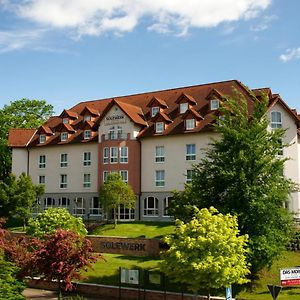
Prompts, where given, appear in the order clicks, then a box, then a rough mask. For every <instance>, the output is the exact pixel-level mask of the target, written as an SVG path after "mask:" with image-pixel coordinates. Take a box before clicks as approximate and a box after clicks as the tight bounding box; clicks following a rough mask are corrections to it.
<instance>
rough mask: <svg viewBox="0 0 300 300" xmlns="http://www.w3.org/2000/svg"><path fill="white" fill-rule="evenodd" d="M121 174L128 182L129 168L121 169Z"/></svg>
mask: <svg viewBox="0 0 300 300" xmlns="http://www.w3.org/2000/svg"><path fill="white" fill-rule="evenodd" d="M120 176H121V178H122V180H123V181H124V182H126V183H128V171H127V170H121V171H120Z"/></svg>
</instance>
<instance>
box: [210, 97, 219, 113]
mask: <svg viewBox="0 0 300 300" xmlns="http://www.w3.org/2000/svg"><path fill="white" fill-rule="evenodd" d="M219 106H220V100H219V99H212V100H210V109H211V110H216V109H218V108H219Z"/></svg>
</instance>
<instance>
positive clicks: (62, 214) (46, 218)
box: [26, 208, 87, 238]
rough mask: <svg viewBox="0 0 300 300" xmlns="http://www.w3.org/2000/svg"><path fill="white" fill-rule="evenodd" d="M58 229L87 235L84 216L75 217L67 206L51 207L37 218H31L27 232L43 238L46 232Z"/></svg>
mask: <svg viewBox="0 0 300 300" xmlns="http://www.w3.org/2000/svg"><path fill="white" fill-rule="evenodd" d="M57 229H64V230H69V231H73V232H75V233H77V234H79V235H82V236H86V235H87V230H86V228H85V225H84V223H83V221H82V218H75V217H74V216H72V215H71V214H70V213H69V212H68V211H67V210H66V209H65V208H49V209H47V210H45V211H44V212H42V213H40V214H38V215H37V216H36V217H35V218H31V219H29V221H28V226H27V228H26V233H27V234H28V235H31V236H35V237H39V238H41V237H43V236H44V235H45V234H52V233H54V232H55V231H56V230H57Z"/></svg>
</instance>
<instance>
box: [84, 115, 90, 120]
mask: <svg viewBox="0 0 300 300" xmlns="http://www.w3.org/2000/svg"><path fill="white" fill-rule="evenodd" d="M91 119H92V118H91V116H90V115H85V116H84V117H83V120H84V121H91Z"/></svg>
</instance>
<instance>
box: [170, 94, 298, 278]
mask: <svg viewBox="0 0 300 300" xmlns="http://www.w3.org/2000/svg"><path fill="white" fill-rule="evenodd" d="M267 105H268V99H267V97H266V96H265V97H263V99H262V100H261V101H258V100H257V99H256V98H255V97H253V102H252V103H251V105H249V107H248V105H247V101H246V99H245V98H244V97H243V96H242V95H240V94H237V95H236V97H235V99H232V98H228V99H226V101H224V103H223V105H222V108H221V109H220V110H221V113H222V114H223V116H224V117H223V118H220V119H219V120H218V122H217V124H216V126H215V130H216V132H217V133H219V134H220V137H221V138H220V139H219V140H215V141H213V143H212V144H211V145H210V148H209V149H208V150H207V151H206V155H205V158H204V159H203V160H202V161H201V162H200V163H199V164H198V165H197V166H196V167H195V176H194V179H193V182H192V185H191V186H189V187H188V188H187V189H186V190H185V191H184V192H182V193H180V192H178V193H176V195H175V200H174V203H173V207H172V208H171V213H173V215H174V216H175V217H177V218H180V217H181V216H182V215H183V216H184V217H185V218H187V216H188V214H189V210H190V205H196V206H197V207H199V208H203V207H210V206H214V207H216V208H217V209H218V210H219V211H220V212H222V213H231V214H233V215H236V216H237V217H238V220H239V228H240V231H241V233H242V234H248V235H249V238H250V240H249V246H250V249H251V251H250V253H249V261H250V262H251V265H252V272H253V273H254V274H255V273H256V272H257V271H259V270H260V269H262V268H263V267H264V266H266V265H271V263H272V262H273V261H274V259H275V258H277V257H278V255H279V254H280V253H281V251H282V250H284V248H285V245H286V243H287V242H288V241H289V239H290V236H291V233H292V229H293V224H292V216H291V214H290V213H289V212H288V210H286V209H285V208H283V203H285V202H286V201H288V199H289V194H290V193H291V192H292V191H293V190H294V189H295V185H294V184H293V183H292V182H291V181H290V180H289V179H287V178H286V177H285V176H284V175H283V169H284V163H285V159H283V158H281V157H280V156H278V154H279V153H280V152H282V146H287V145H282V142H281V141H282V139H283V136H284V133H285V131H284V130H282V129H276V130H272V131H270V130H268V123H269V121H268V118H267ZM249 108H250V109H251V111H252V113H251V116H249V110H248V109H249Z"/></svg>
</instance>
